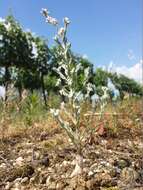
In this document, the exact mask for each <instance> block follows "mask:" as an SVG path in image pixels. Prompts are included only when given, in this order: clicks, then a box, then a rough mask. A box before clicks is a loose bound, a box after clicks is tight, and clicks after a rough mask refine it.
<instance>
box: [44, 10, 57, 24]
mask: <svg viewBox="0 0 143 190" xmlns="http://www.w3.org/2000/svg"><path fill="white" fill-rule="evenodd" d="M41 13H42V15H43V16H44V17H45V18H46V22H47V23H49V24H52V25H54V26H56V25H57V24H58V20H57V19H56V18H53V17H51V16H50V15H49V12H48V10H47V9H42V11H41Z"/></svg>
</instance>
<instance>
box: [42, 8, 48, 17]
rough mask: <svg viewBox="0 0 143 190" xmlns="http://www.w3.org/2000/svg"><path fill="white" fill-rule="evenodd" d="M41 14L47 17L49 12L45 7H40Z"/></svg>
mask: <svg viewBox="0 0 143 190" xmlns="http://www.w3.org/2000/svg"><path fill="white" fill-rule="evenodd" d="M41 14H42V15H43V16H44V17H47V16H48V14H49V12H48V10H47V9H44V8H42V10H41Z"/></svg>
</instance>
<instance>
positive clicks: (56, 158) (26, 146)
mask: <svg viewBox="0 0 143 190" xmlns="http://www.w3.org/2000/svg"><path fill="white" fill-rule="evenodd" d="M142 139H143V136H142V129H141V128H135V129H134V130H131V129H130V128H123V129H122V130H121V131H120V132H119V133H118V134H117V135H114V136H113V135H112V136H111V135H108V134H106V133H103V134H98V133H97V132H96V133H94V134H92V135H91V136H87V138H86V139H84V140H83V144H82V145H83V146H82V153H83V172H82V174H81V175H79V176H75V177H71V173H72V171H73V170H74V168H75V155H76V148H75V147H74V146H73V145H72V143H71V142H70V141H68V140H67V136H66V134H64V132H63V131H62V130H61V129H60V128H58V127H53V129H51V130H50V131H49V130H48V129H44V130H43V129H42V128H40V127H38V126H33V127H32V128H29V129H27V130H19V131H18V132H17V133H14V134H13V135H11V136H7V137H5V138H3V139H1V142H0V190H120V189H121V190H122V189H123V190H143V141H142Z"/></svg>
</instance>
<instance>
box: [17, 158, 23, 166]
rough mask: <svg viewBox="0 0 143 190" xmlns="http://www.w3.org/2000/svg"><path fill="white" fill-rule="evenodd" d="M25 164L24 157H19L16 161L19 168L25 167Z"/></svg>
mask: <svg viewBox="0 0 143 190" xmlns="http://www.w3.org/2000/svg"><path fill="white" fill-rule="evenodd" d="M23 162H24V159H23V158H22V157H18V158H17V159H16V160H15V163H16V165H19V166H22V165H23Z"/></svg>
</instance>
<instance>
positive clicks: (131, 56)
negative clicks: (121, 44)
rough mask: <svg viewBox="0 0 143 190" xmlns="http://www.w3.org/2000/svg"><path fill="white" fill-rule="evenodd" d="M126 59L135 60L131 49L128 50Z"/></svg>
mask: <svg viewBox="0 0 143 190" xmlns="http://www.w3.org/2000/svg"><path fill="white" fill-rule="evenodd" d="M127 56H128V59H129V60H135V59H136V57H135V55H134V52H133V50H132V49H130V50H129V51H128V55H127Z"/></svg>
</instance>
